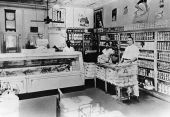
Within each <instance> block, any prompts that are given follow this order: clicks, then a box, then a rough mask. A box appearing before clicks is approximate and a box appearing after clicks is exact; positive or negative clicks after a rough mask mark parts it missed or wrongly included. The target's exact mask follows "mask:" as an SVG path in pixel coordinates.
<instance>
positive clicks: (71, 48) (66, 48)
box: [63, 47, 74, 52]
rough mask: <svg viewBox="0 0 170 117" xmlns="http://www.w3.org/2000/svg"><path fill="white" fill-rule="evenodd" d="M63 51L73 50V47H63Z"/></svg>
mask: <svg viewBox="0 0 170 117" xmlns="http://www.w3.org/2000/svg"><path fill="white" fill-rule="evenodd" d="M63 52H74V48H73V47H70V48H69V47H65V48H64V49H63Z"/></svg>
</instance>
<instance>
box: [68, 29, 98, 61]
mask: <svg viewBox="0 0 170 117" xmlns="http://www.w3.org/2000/svg"><path fill="white" fill-rule="evenodd" d="M88 30H89V31H88ZM91 31H92V30H90V29H82V28H68V29H67V39H68V40H70V41H71V46H73V47H74V49H75V50H76V51H81V52H82V54H83V59H84V61H87V62H89V61H90V62H95V61H96V60H97V57H96V53H97V48H98V40H97V39H95V38H94V35H93V33H92V32H91ZM88 54H90V55H91V56H93V58H89V56H88ZM92 54H94V55H92ZM94 58H96V59H94ZM89 59H91V60H89Z"/></svg>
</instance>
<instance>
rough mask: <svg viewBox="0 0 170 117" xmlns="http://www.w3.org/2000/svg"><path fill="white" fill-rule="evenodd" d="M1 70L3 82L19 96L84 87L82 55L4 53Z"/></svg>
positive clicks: (1, 57) (0, 63)
mask: <svg viewBox="0 0 170 117" xmlns="http://www.w3.org/2000/svg"><path fill="white" fill-rule="evenodd" d="M34 52H35V51H34ZM0 70H1V71H0V82H6V83H9V84H10V85H11V86H12V87H13V88H14V89H15V88H16V89H18V90H19V93H20V94H23V93H31V92H38V91H45V90H52V89H57V88H66V87H74V86H81V85H84V68H83V60H82V54H81V52H74V53H63V52H57V53H55V52H54V53H51V52H50V53H35V54H33V53H32V54H28V53H27V54H23V53H13V54H1V56H0Z"/></svg>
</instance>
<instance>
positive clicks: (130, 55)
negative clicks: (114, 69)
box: [120, 37, 139, 63]
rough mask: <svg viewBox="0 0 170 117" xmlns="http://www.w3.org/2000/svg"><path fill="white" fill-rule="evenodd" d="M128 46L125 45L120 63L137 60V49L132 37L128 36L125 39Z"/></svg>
mask: <svg viewBox="0 0 170 117" xmlns="http://www.w3.org/2000/svg"><path fill="white" fill-rule="evenodd" d="M127 43H128V46H127V47H126V49H125V51H124V53H123V56H122V58H121V60H120V63H122V62H127V63H132V62H137V59H138V56H139V49H138V47H137V46H136V45H134V41H133V38H132V37H128V39H127Z"/></svg>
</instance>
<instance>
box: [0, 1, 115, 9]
mask: <svg viewBox="0 0 170 117" xmlns="http://www.w3.org/2000/svg"><path fill="white" fill-rule="evenodd" d="M46 1H47V0H0V2H10V3H28V4H45V3H46ZM113 1H117V0H48V2H49V4H50V5H56V4H57V5H59V6H64V7H81V8H82V7H83V8H97V7H100V6H102V5H104V4H108V3H110V2H113Z"/></svg>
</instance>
